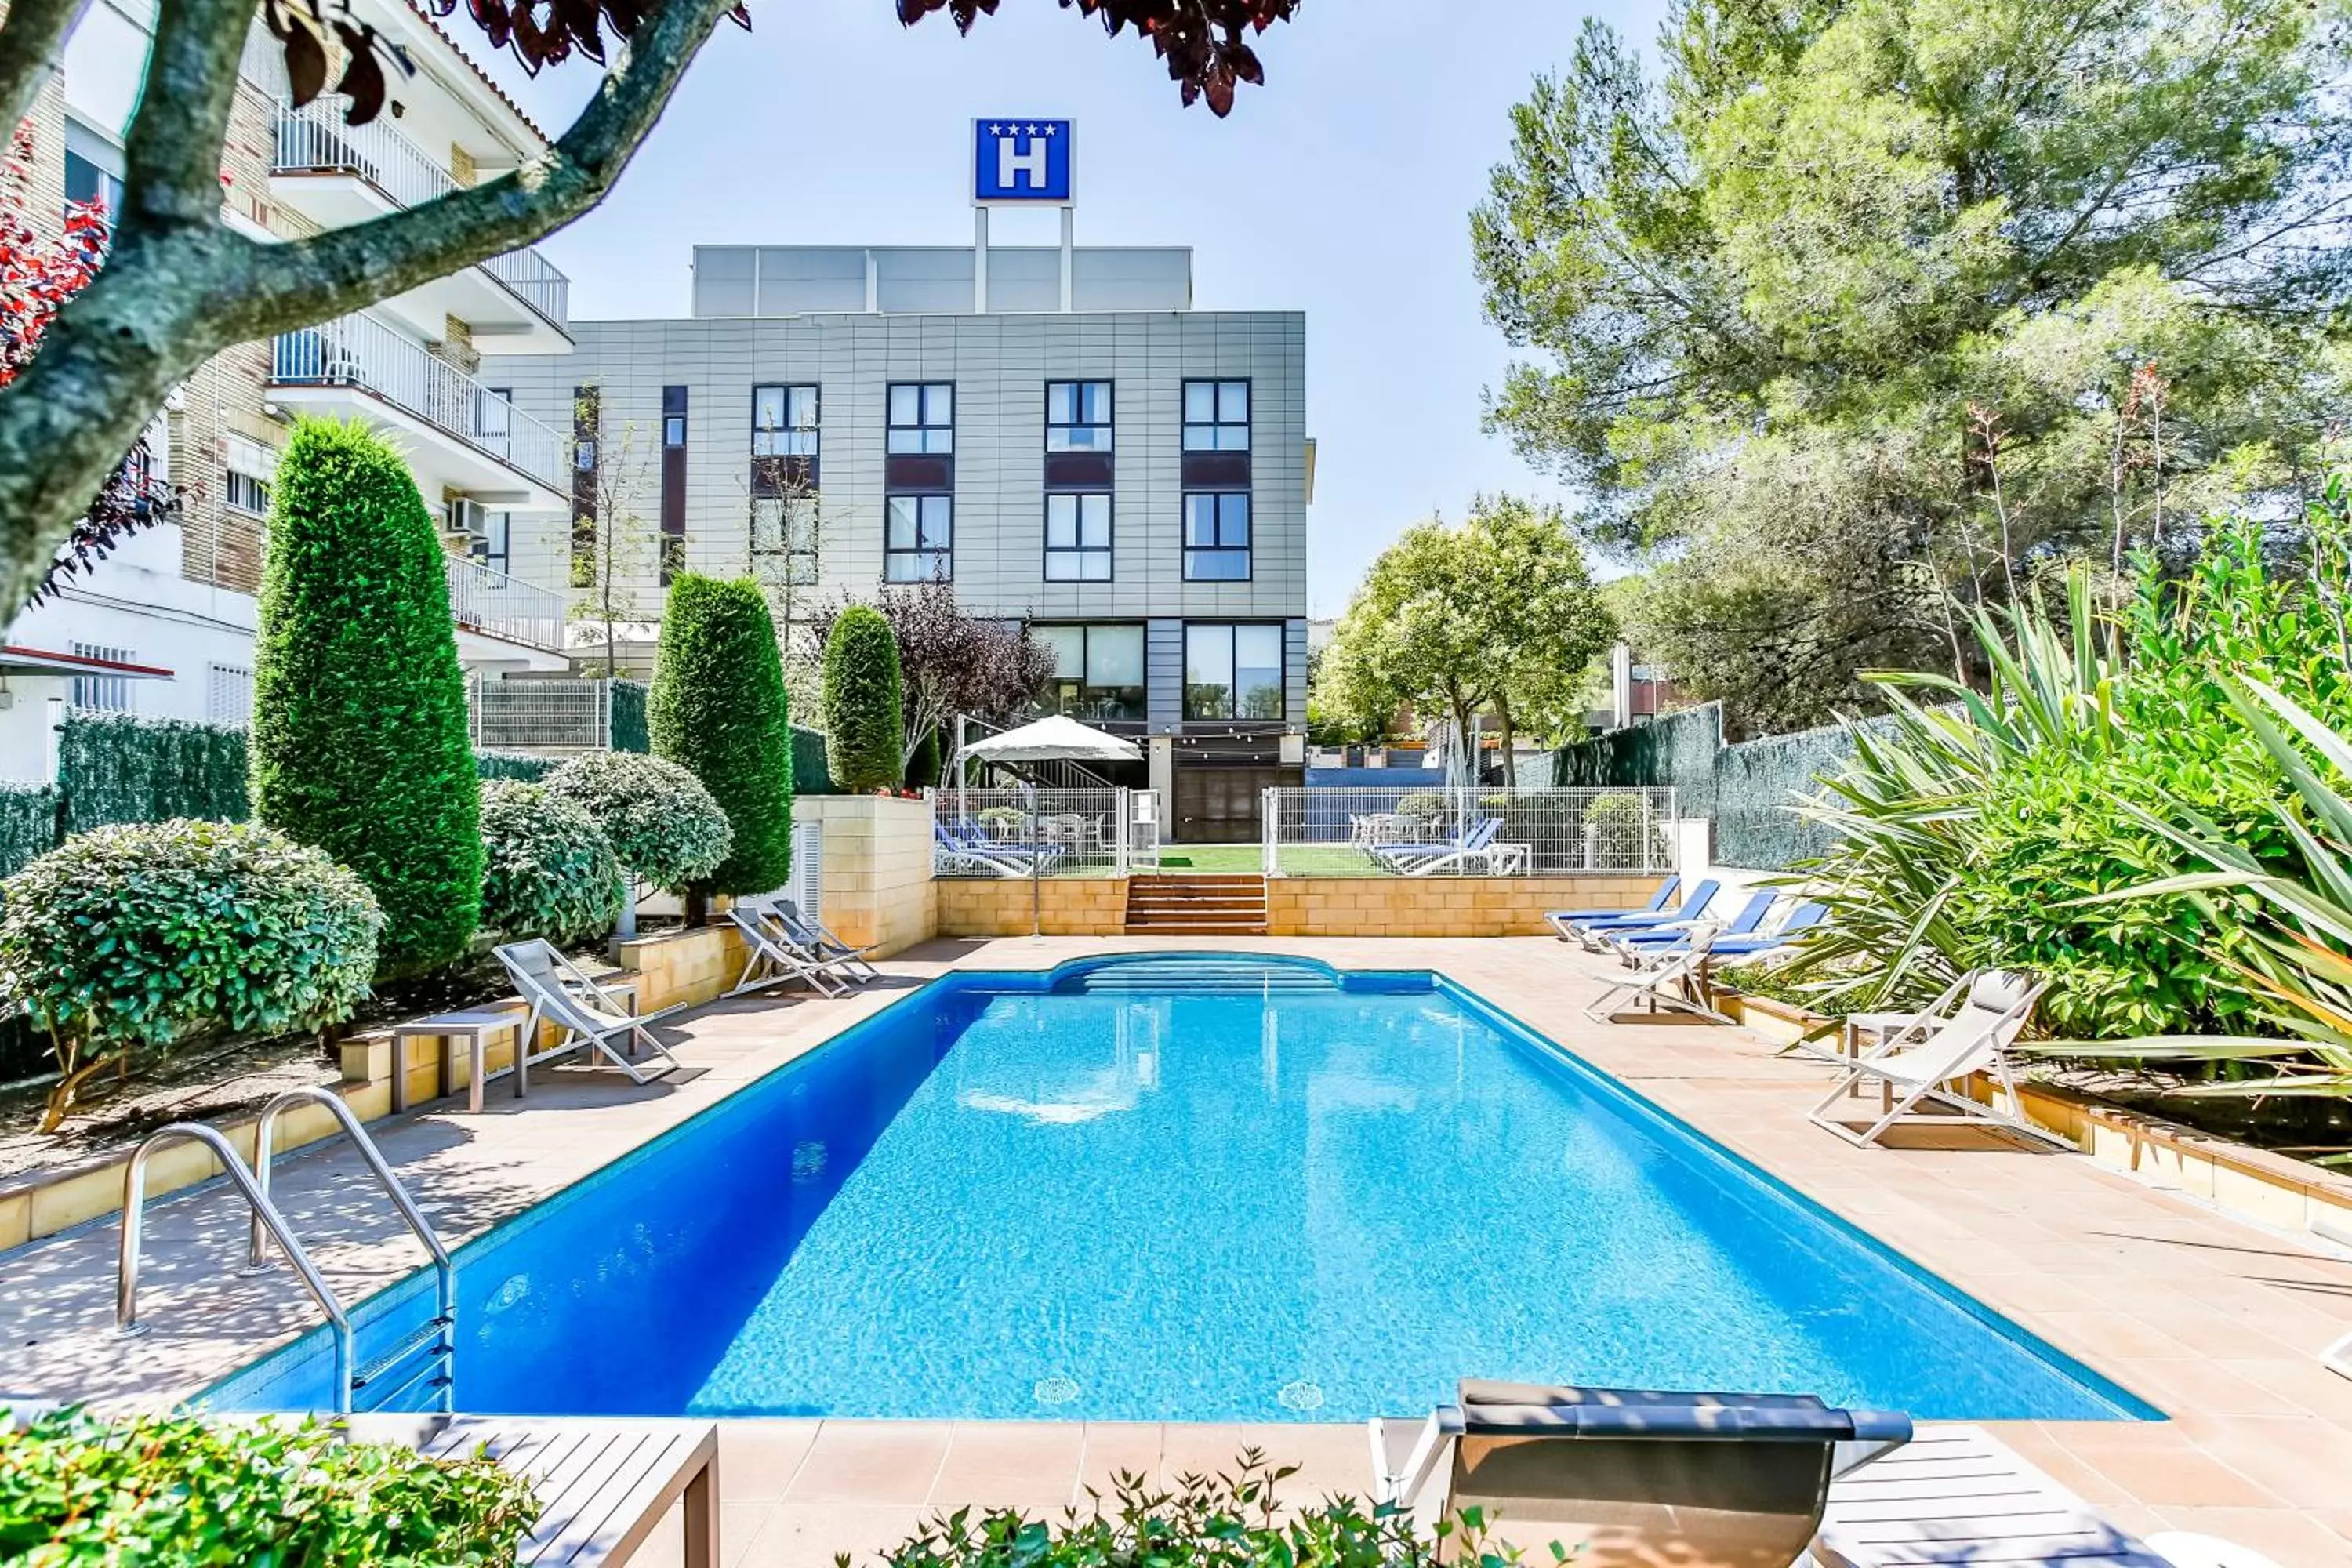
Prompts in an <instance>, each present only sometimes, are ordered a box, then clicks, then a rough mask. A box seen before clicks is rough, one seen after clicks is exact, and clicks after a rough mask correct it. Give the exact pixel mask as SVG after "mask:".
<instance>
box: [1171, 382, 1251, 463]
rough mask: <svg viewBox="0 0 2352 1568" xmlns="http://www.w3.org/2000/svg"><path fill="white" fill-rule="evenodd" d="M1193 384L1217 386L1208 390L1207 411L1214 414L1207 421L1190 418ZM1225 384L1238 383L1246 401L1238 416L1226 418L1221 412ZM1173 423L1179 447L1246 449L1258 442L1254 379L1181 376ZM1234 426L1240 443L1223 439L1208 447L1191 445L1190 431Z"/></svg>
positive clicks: (1224, 449)
mask: <svg viewBox="0 0 2352 1568" xmlns="http://www.w3.org/2000/svg"><path fill="white" fill-rule="evenodd" d="M1196 386H1208V387H1214V388H1215V389H1216V390H1215V391H1214V392H1213V393H1211V394H1210V413H1211V414H1212V415H1213V416H1214V417H1213V418H1212V419H1211V420H1210V421H1209V422H1208V423H1207V424H1206V425H1202V424H1201V423H1200V422H1199V421H1196V420H1195V419H1193V418H1192V389H1193V388H1194V387H1196ZM1228 386H1238V387H1240V388H1241V389H1242V398H1243V401H1244V403H1246V404H1247V405H1248V407H1247V410H1246V411H1245V412H1244V414H1243V416H1241V417H1240V418H1239V419H1228V418H1226V417H1225V416H1224V413H1225V408H1224V403H1225V394H1224V389H1225V388H1226V387H1228ZM1176 424H1177V426H1178V443H1177V445H1178V450H1180V451H1183V452H1248V451H1252V450H1254V449H1255V447H1256V445H1257V382H1256V379H1255V377H1252V376H1246V375H1188V376H1186V377H1185V378H1184V384H1183V386H1182V387H1181V389H1180V390H1179V392H1178V393H1177V403H1176ZM1236 428H1238V429H1239V430H1240V431H1241V433H1242V444H1241V445H1240V446H1238V447H1228V446H1226V445H1225V444H1224V443H1223V441H1222V440H1219V441H1217V442H1216V443H1214V444H1213V445H1211V446H1207V447H1195V446H1194V445H1192V432H1193V431H1194V430H1196V429H1206V430H1213V431H1217V432H1220V433H1222V432H1223V431H1226V430H1232V429H1236Z"/></svg>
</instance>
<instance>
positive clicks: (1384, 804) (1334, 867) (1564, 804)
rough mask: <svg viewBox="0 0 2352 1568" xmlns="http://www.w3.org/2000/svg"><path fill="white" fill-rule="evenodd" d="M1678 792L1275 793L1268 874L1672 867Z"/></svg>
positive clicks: (1396, 789) (1270, 806) (1395, 789)
mask: <svg viewBox="0 0 2352 1568" xmlns="http://www.w3.org/2000/svg"><path fill="white" fill-rule="evenodd" d="M1674 816H1675V792H1674V791H1673V790H1671V789H1654V788H1625V789H1522V790H1496V789H1491V788H1489V789H1429V788H1419V789H1414V788H1406V787H1401V786H1394V785H1383V786H1380V787H1352V786H1350V787H1341V788H1307V789H1269V790H1267V791H1266V792H1265V817H1264V820H1265V842H1264V868H1265V874H1266V875H1267V876H1269V877H1533V876H1557V875H1567V874H1591V873H1594V872H1600V873H1604V874H1605V873H1611V872H1619V873H1623V874H1626V875H1629V876H1631V875H1638V874H1641V873H1644V872H1660V871H1665V870H1670V869H1672V868H1673V866H1674V842H1673V832H1672V828H1671V826H1670V825H1671V824H1672V823H1673V821H1674Z"/></svg>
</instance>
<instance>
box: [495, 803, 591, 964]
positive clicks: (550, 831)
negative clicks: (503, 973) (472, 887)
mask: <svg viewBox="0 0 2352 1568" xmlns="http://www.w3.org/2000/svg"><path fill="white" fill-rule="evenodd" d="M482 847H483V850H484V851H485V858H486V865H485V867H484V869H483V872H482V923H483V925H484V926H486V927H488V929H490V930H492V931H497V932H499V935H501V936H503V937H504V938H505V939H506V940H507V941H509V942H520V941H523V940H525V939H526V938H530V937H535V936H543V937H546V938H547V939H548V940H549V941H551V942H579V941H582V940H583V939H586V938H590V937H596V936H602V935H603V934H604V932H606V931H611V930H612V929H613V924H614V921H617V920H619V919H620V918H621V899H622V895H623V889H624V886H625V882H624V878H623V874H622V870H621V861H620V858H619V857H618V856H616V855H614V853H613V841H612V840H611V839H609V838H607V837H604V829H603V828H601V827H599V826H596V819H595V818H594V817H593V816H589V815H588V813H587V811H586V810H585V809H583V807H581V806H580V805H576V804H574V803H573V802H572V801H571V800H569V799H567V798H566V797H564V796H563V795H559V794H557V793H556V792H555V790H554V789H553V787H552V786H551V785H549V784H523V783H520V782H518V781H516V780H513V779H492V780H490V781H489V782H488V783H487V784H483V785H482Z"/></svg>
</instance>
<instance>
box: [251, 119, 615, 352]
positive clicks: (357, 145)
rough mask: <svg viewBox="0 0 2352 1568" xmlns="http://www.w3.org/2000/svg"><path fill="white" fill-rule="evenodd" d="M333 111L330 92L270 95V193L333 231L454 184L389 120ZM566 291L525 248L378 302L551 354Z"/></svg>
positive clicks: (483, 341)
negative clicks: (359, 121) (360, 119)
mask: <svg viewBox="0 0 2352 1568" xmlns="http://www.w3.org/2000/svg"><path fill="white" fill-rule="evenodd" d="M343 111H344V100H342V99H341V98H340V97H336V96H334V95H332V94H330V95H327V96H325V97H321V98H318V99H314V100H311V101H310V102H309V103H307V104H304V105H303V106H302V107H300V108H299V109H298V108H296V107H295V106H294V105H293V103H292V102H291V101H290V100H279V102H278V111H277V125H276V131H277V150H276V153H275V156H274V158H273V161H272V163H271V166H270V182H269V190H270V195H272V197H274V198H275V199H277V200H278V201H279V202H281V203H283V204H284V205H287V206H289V207H292V208H294V209H296V210H297V211H299V212H301V213H303V214H305V215H306V216H309V217H310V218H312V219H314V220H315V221H317V222H319V223H320V224H322V225H324V226H328V227H330V228H341V227H342V226H346V225H349V224H354V223H363V222H365V221H366V220H367V219H369V218H373V217H378V216H383V214H385V213H388V212H397V211H400V210H402V209H403V208H406V207H414V206H420V205H424V204H425V203H426V202H429V201H431V200H433V199H434V198H435V197H436V196H443V195H447V194H449V193H450V192H451V191H454V190H456V189H457V180H456V178H455V177H454V176H452V175H451V174H450V173H449V171H448V170H446V169H445V168H443V167H442V166H441V165H440V164H438V163H435V162H434V161H433V159H432V158H430V157H429V156H427V155H426V153H425V149H423V148H422V147H419V146H418V145H417V144H416V143H415V142H412V141H410V140H409V139H408V138H407V137H405V136H404V135H402V134H401V133H400V132H398V131H396V130H394V128H393V125H392V121H390V120H389V119H387V118H381V117H380V118H378V119H375V120H373V121H369V122H368V123H367V124H365V125H346V124H344V123H343ZM571 290H572V280H571V279H568V278H566V277H565V276H564V275H563V274H562V272H561V271H559V270H558V269H557V268H555V266H554V265H553V264H552V263H551V262H550V261H549V260H548V259H547V258H545V257H544V256H541V254H540V253H539V252H538V251H536V250H533V249H531V248H530V247H524V248H522V249H520V250H515V251H509V252H508V253H507V254H505V255H503V256H494V257H492V258H489V259H488V261H485V262H483V263H482V264H481V265H480V266H478V267H467V268H460V269H459V270H458V271H457V272H455V273H452V274H451V275H450V276H448V277H446V278H438V279H434V280H433V281H432V282H430V283H427V284H425V285H423V286H421V287H419V288H417V289H411V290H410V291H409V292H408V293H406V294H403V295H401V296H399V297H398V298H397V299H395V300H390V301H387V302H386V304H385V305H384V307H383V308H384V309H386V310H391V311H392V312H393V313H394V314H395V315H398V316H401V317H402V318H404V320H406V321H409V323H410V324H411V325H413V326H415V328H416V330H417V331H419V332H421V333H423V334H424V335H425V336H427V337H436V338H437V337H439V336H440V335H441V332H442V331H443V325H444V322H445V321H446V318H447V317H450V316H455V317H457V319H458V320H459V321H464V322H465V323H467V326H469V327H470V328H472V329H473V332H474V346H475V347H476V348H477V349H478V350H480V351H481V352H482V353H486V354H497V353H562V352H563V351H564V350H566V349H568V348H570V347H571V343H572V337H571V332H572V316H571Z"/></svg>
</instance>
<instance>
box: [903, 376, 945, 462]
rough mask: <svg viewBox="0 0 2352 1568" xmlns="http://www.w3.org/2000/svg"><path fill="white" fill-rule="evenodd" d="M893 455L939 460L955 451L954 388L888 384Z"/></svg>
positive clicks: (931, 384)
mask: <svg viewBox="0 0 2352 1568" xmlns="http://www.w3.org/2000/svg"><path fill="white" fill-rule="evenodd" d="M889 449H890V450H891V451H892V452H894V453H913V452H920V453H925V454H928V455H931V456H942V455H945V454H947V453H950V452H953V451H954V450H955V384H954V383H953V382H949V381H924V382H908V381H900V382H893V383H891V384H890V445H889Z"/></svg>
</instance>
